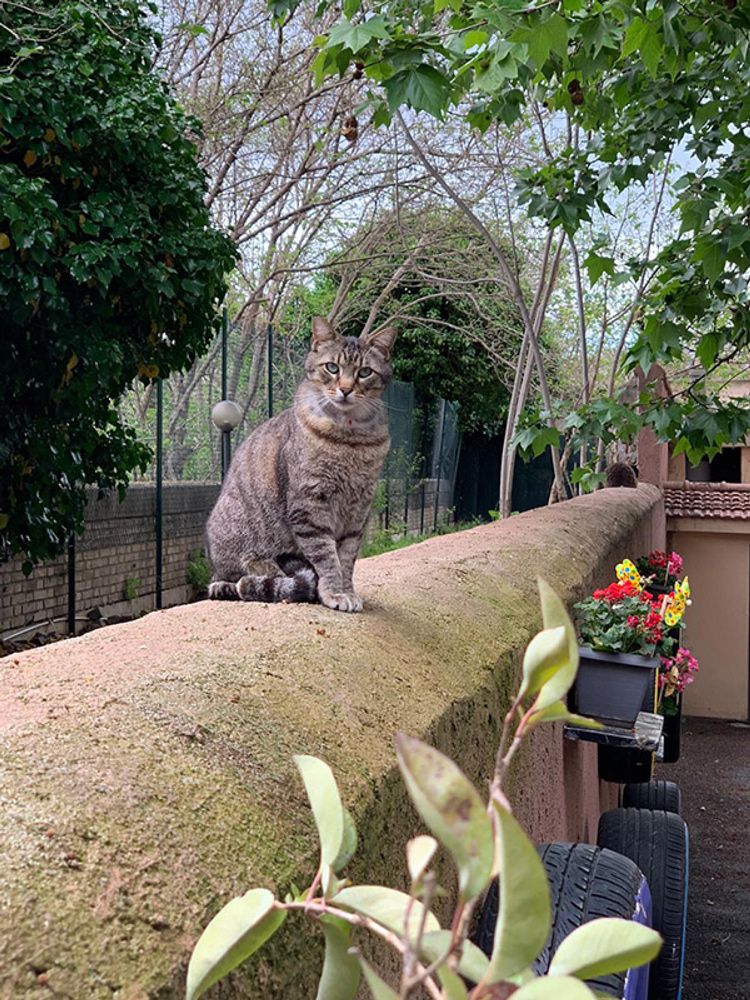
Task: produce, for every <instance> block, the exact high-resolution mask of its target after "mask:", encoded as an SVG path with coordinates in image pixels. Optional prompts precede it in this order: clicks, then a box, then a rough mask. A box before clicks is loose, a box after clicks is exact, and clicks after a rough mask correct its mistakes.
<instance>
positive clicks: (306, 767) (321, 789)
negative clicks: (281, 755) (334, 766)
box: [294, 754, 344, 866]
mask: <svg viewBox="0 0 750 1000" xmlns="http://www.w3.org/2000/svg"><path fill="white" fill-rule="evenodd" d="M294 763H295V764H296V765H297V769H298V770H299V773H300V774H301V776H302V780H303V782H304V783H305V791H306V792H307V797H308V799H309V800H310V806H311V808H312V813H313V817H314V818H315V825H316V826H317V828H318V836H319V837H320V854H321V861H322V862H323V864H324V865H331V866H332V865H333V863H334V861H336V859H337V858H338V856H339V851H340V850H341V845H342V842H343V839H344V809H343V806H342V805H341V796H340V795H339V790H338V787H337V785H336V779H335V778H334V776H333V771H332V770H331V769H330V767H329V766H328V764H326V763H325V762H324V761H322V760H319V759H318V758H317V757H310V756H308V755H306V754H302V755H299V754H298V755H296V756H295V757H294Z"/></svg>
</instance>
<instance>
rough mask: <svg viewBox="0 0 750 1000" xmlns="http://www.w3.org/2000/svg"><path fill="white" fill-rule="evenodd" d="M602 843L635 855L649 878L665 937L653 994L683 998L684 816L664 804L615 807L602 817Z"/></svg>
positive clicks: (653, 999)
mask: <svg viewBox="0 0 750 1000" xmlns="http://www.w3.org/2000/svg"><path fill="white" fill-rule="evenodd" d="M598 843H599V846H600V847H602V848H605V849H608V850H610V851H617V852H618V853H619V854H624V855H625V857H627V858H630V859H631V860H632V861H634V862H635V863H636V865H638V867H639V868H640V870H641V871H642V872H643V874H644V875H645V877H646V879H647V880H648V884H649V888H650V890H651V898H652V901H653V926H654V928H655V929H656V930H657V931H659V933H660V934H661V936H662V937H663V938H664V945H663V947H662V949H661V951H660V953H659V955H658V956H657V958H655V959H654V961H653V962H652V963H651V974H650V982H649V1000H680V998H681V996H682V976H683V968H684V962H685V922H686V916H687V895H688V870H689V836H688V828H687V824H686V823H685V820H684V819H683V818H682V817H681V816H678V815H677V814H676V813H673V812H666V811H665V810H652V809H612V810H610V811H609V812H606V813H604V814H603V815H602V817H601V819H600V820H599V836H598Z"/></svg>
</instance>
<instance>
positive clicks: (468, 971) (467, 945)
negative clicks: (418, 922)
mask: <svg viewBox="0 0 750 1000" xmlns="http://www.w3.org/2000/svg"><path fill="white" fill-rule="evenodd" d="M450 939H451V932H450V931H430V933H429V934H425V936H424V937H423V938H422V943H421V945H420V948H419V953H420V956H421V957H422V958H424V959H425V960H426V961H427V962H434V961H436V960H437V959H438V958H440V956H441V955H444V954H445V953H446V951H447V950H448V945H449V944H450ZM459 955H460V958H459V962H458V972H459V973H460V974H461V975H462V976H464V978H466V979H469V980H471V982H472V983H478V982H480V981H481V979H482V978H483V977H484V974H485V973H486V972H487V969H488V968H489V959H488V958H487V956H486V955H485V953H484V952H483V951H482V950H481V949H480V948H477V946H476V945H475V944H472V942H471V941H464V943H463V945H462V947H461V950H460V952H459Z"/></svg>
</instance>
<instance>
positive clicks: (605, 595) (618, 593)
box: [594, 581, 638, 604]
mask: <svg viewBox="0 0 750 1000" xmlns="http://www.w3.org/2000/svg"><path fill="white" fill-rule="evenodd" d="M637 596H638V591H637V590H636V589H635V587H634V586H633V584H632V583H628V582H627V581H625V582H624V583H610V585H609V586H608V587H605V589H604V590H595V591H594V600H595V601H608V602H609V603H610V604H616V603H617V602H618V601H622V600H623V599H624V598H625V597H637Z"/></svg>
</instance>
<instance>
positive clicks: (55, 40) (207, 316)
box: [0, 0, 235, 571]
mask: <svg viewBox="0 0 750 1000" xmlns="http://www.w3.org/2000/svg"><path fill="white" fill-rule="evenodd" d="M155 14H156V7H155V6H149V5H147V4H141V3H139V2H137V0H117V2H115V0H96V3H95V4H93V5H92V4H88V3H83V2H79V0H50V2H41V0H30V2H29V3H12V4H3V6H2V21H3V30H2V31H0V329H1V330H2V336H3V350H2V353H1V354H0V388H1V389H2V395H3V399H4V401H5V405H4V407H3V414H2V425H3V427H2V435H0V555H8V554H12V553H22V554H23V555H24V556H25V557H26V564H25V570H26V571H30V569H31V566H32V564H33V563H34V562H36V561H38V560H40V559H45V558H49V557H52V556H54V555H56V554H57V553H59V552H60V551H61V549H62V548H63V547H64V545H65V542H66V540H67V537H68V535H69V533H70V532H71V531H74V530H77V529H80V528H81V526H82V523H83V510H84V506H85V486H86V485H95V486H98V487H99V488H100V489H103V490H104V489H118V490H119V491H120V492H121V493H122V492H123V491H124V488H125V486H126V484H127V482H128V479H129V476H130V473H131V472H132V471H133V470H135V469H141V470H144V469H145V467H146V466H147V463H148V460H149V451H148V449H147V447H146V446H145V445H143V444H142V443H140V442H139V441H138V440H137V437H136V435H135V432H134V431H133V429H132V428H130V427H128V426H126V425H125V424H124V423H123V421H122V420H121V418H120V416H119V415H118V412H117V409H116V406H115V403H116V401H117V400H118V398H119V397H120V396H121V394H122V393H123V392H124V390H125V389H126V388H127V387H128V386H129V385H131V384H132V382H133V380H134V379H136V378H140V379H141V380H143V382H145V383H150V382H153V380H154V379H156V378H157V377H164V376H167V375H168V374H169V373H170V372H171V371H179V370H183V369H185V368H186V367H188V366H189V365H190V364H191V363H192V361H193V359H194V358H195V357H196V356H197V355H198V354H199V353H200V352H201V351H203V350H204V349H205V347H206V346H207V345H208V344H209V343H210V341H211V339H212V337H213V336H214V333H215V330H216V326H217V322H216V318H217V304H218V303H219V302H220V300H221V298H222V297H223V294H224V290H225V283H226V277H227V275H228V273H229V271H230V270H231V269H232V267H233V266H234V260H235V251H234V248H233V246H232V244H231V242H230V241H229V239H228V237H226V236H225V235H224V234H223V233H222V232H220V231H219V230H217V229H216V228H215V227H214V226H213V225H212V224H211V221H210V218H209V214H208V209H207V208H206V207H205V205H204V194H205V191H206V179H205V175H204V172H203V170H202V169H201V168H200V166H199V165H198V162H197V152H196V138H197V136H198V135H199V126H198V123H197V122H196V121H194V120H193V119H192V118H189V117H188V116H187V115H186V114H185V113H184V112H183V111H182V110H181V108H180V107H179V106H178V105H177V104H176V103H175V101H174V100H173V98H172V97H171V96H170V94H169V92H168V90H167V88H166V85H165V84H164V82H163V81H162V80H161V78H160V77H159V76H158V74H157V73H156V72H155V71H154V69H153V62H154V57H155V54H156V52H157V49H158V47H159V45H160V38H159V35H158V34H157V33H156V31H155V30H154V28H153V15H155Z"/></svg>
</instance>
